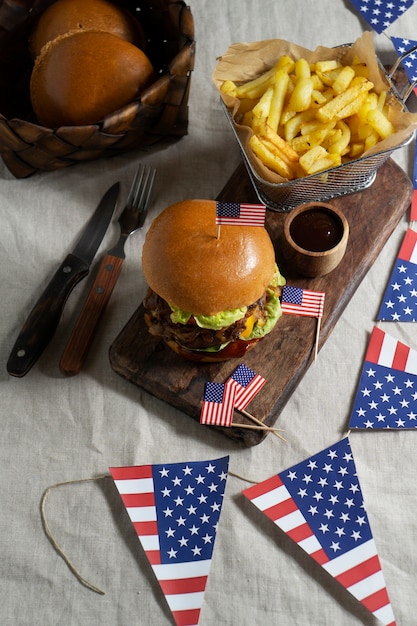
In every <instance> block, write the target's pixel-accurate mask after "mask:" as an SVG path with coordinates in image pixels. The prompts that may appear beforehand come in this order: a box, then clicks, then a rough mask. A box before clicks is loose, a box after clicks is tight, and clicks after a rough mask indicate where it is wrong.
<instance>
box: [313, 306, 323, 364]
mask: <svg viewBox="0 0 417 626" xmlns="http://www.w3.org/2000/svg"><path fill="white" fill-rule="evenodd" d="M320 325H321V317H319V318H317V329H316V345H315V348H314V363H315V362H316V361H317V353H318V349H319V335H320Z"/></svg>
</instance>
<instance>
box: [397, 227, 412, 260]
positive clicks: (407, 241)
mask: <svg viewBox="0 0 417 626" xmlns="http://www.w3.org/2000/svg"><path fill="white" fill-rule="evenodd" d="M398 258H399V259H402V260H403V261H410V262H411V263H417V232H416V231H415V230H412V229H411V228H409V229H408V230H407V232H406V233H405V236H404V239H403V242H402V244H401V247H400V251H399V253H398Z"/></svg>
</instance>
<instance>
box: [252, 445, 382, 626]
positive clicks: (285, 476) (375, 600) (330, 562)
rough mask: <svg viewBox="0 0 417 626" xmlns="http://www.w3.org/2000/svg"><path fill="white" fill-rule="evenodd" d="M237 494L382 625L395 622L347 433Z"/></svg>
mask: <svg viewBox="0 0 417 626" xmlns="http://www.w3.org/2000/svg"><path fill="white" fill-rule="evenodd" d="M243 494H244V495H245V496H246V497H247V498H248V499H249V500H251V502H252V503H253V504H254V505H255V506H256V507H258V509H260V510H261V511H263V513H265V515H266V516H267V517H269V518H270V519H271V520H272V521H273V522H274V523H275V524H276V525H277V526H278V527H279V528H281V530H283V531H284V532H285V533H286V534H287V535H288V536H289V537H290V538H291V539H293V541H295V542H296V543H297V544H298V545H299V546H300V547H301V548H303V550H305V551H306V552H307V554H309V555H310V556H311V557H312V558H313V559H314V560H315V561H317V562H318V563H319V564H320V565H321V566H322V567H323V568H324V569H325V570H326V571H327V572H328V573H329V574H330V575H331V576H333V577H334V578H335V579H336V580H337V581H338V582H339V583H340V584H341V585H342V586H343V587H345V588H346V589H347V590H348V591H349V592H350V593H351V594H352V595H353V596H355V598H357V599H358V600H359V601H360V602H361V603H362V604H363V605H364V606H365V607H366V608H367V609H368V610H369V611H370V612H371V613H373V614H374V615H375V617H377V618H378V619H379V620H380V621H381V622H382V623H383V624H385V626H388V625H389V626H394V625H395V618H394V614H393V611H392V607H391V603H390V601H389V597H388V593H387V590H386V586H385V581H384V576H383V573H382V569H381V564H380V561H379V557H378V553H377V550H376V546H375V542H374V539H373V536H372V531H371V527H370V524H369V520H368V516H367V513H366V510H365V508H364V503H363V497H362V491H361V488H360V484H359V480H358V477H357V474H356V467H355V462H354V459H353V455H352V451H351V447H350V443H349V440H348V438H345V439H342V440H341V441H340V442H338V443H336V444H335V445H333V446H331V447H329V448H326V449H325V450H322V451H321V452H319V453H318V454H316V455H314V456H311V457H310V458H308V459H306V460H305V461H303V462H301V463H298V464H297V465H294V466H292V467H290V468H289V469H287V470H285V471H284V472H281V473H279V474H276V475H274V476H272V477H271V478H269V479H267V480H265V481H263V482H261V483H258V484H257V485H254V486H253V487H249V488H248V489H246V490H245V491H243Z"/></svg>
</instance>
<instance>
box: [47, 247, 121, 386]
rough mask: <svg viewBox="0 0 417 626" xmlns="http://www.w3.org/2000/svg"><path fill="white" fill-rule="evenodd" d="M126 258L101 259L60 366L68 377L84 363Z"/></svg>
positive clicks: (110, 257) (106, 257) (111, 257)
mask: <svg viewBox="0 0 417 626" xmlns="http://www.w3.org/2000/svg"><path fill="white" fill-rule="evenodd" d="M123 261H124V259H123V258H119V257H116V256H112V255H110V254H107V255H106V256H105V257H104V259H103V260H102V262H101V265H100V268H99V271H98V274H97V276H96V279H95V281H94V283H93V285H92V287H91V289H90V291H89V294H88V296H87V299H86V301H85V303H84V305H83V308H82V309H81V313H80V315H79V317H78V319H77V322H76V324H75V326H74V329H73V331H72V333H71V336H70V338H69V340H68V342H67V345H66V346H65V348H64V352H63V353H62V356H61V360H60V362H59V368H60V370H61V372H62V373H63V374H65V375H66V376H75V375H76V374H78V373H79V372H80V370H81V368H82V366H83V364H84V361H85V358H86V356H87V353H88V350H89V348H90V346H91V343H92V341H93V338H94V335H95V332H96V330H97V327H98V323H99V321H100V318H101V316H102V314H103V312H104V310H105V308H106V306H107V303H108V301H109V299H110V296H111V294H112V292H113V289H114V286H115V284H116V282H117V279H118V278H119V276H120V272H121V271H122V265H123Z"/></svg>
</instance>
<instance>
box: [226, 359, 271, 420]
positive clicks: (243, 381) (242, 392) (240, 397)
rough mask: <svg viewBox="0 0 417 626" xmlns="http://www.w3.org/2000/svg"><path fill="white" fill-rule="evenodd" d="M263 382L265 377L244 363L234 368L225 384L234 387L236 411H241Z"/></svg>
mask: <svg viewBox="0 0 417 626" xmlns="http://www.w3.org/2000/svg"><path fill="white" fill-rule="evenodd" d="M265 383H266V380H265V378H263V377H262V376H260V375H259V374H257V373H256V372H254V371H253V370H252V369H251V368H250V367H248V366H247V365H245V364H244V363H241V364H240V365H238V367H237V368H236V369H235V370H234V372H233V373H232V375H231V376H230V378H229V380H228V381H227V383H226V384H232V385H234V386H235V387H236V396H235V400H234V402H235V407H236V409H237V410H238V411H243V410H244V409H246V407H247V406H248V404H249V402H250V401H251V400H252V399H253V398H254V397H255V396H256V394H257V393H258V392H259V391H260V390H261V389H262V387H263V386H264V385H265Z"/></svg>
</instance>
